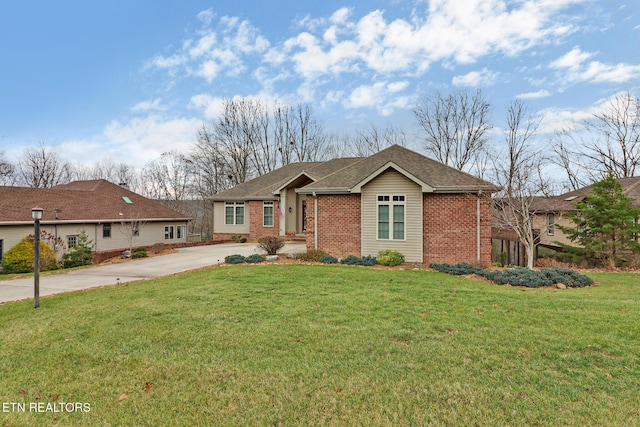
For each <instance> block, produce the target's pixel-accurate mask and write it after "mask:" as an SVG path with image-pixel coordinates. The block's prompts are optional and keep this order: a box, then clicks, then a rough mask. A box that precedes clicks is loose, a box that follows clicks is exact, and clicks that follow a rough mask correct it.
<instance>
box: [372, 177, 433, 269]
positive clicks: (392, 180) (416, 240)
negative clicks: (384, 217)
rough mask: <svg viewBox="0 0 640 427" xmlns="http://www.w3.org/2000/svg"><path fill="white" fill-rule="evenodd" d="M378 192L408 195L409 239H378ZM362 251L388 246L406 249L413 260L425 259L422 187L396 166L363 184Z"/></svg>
mask: <svg viewBox="0 0 640 427" xmlns="http://www.w3.org/2000/svg"><path fill="white" fill-rule="evenodd" d="M378 195H404V196H405V240H379V239H378V207H377V200H378V199H377V197H378ZM361 204H362V255H363V256H364V255H373V256H377V255H378V252H379V251H381V250H384V249H391V250H395V251H398V252H400V253H402V254H403V255H404V256H405V260H406V261H409V262H422V247H423V244H422V230H423V227H422V189H421V187H420V186H419V185H418V184H416V183H415V182H413V181H411V180H410V179H408V178H406V177H405V176H404V175H402V174H400V173H399V172H396V171H394V170H388V171H386V172H383V173H382V174H380V175H379V176H378V177H376V178H375V179H373V180H372V181H371V182H369V183H367V184H366V185H365V186H364V187H362V197H361Z"/></svg>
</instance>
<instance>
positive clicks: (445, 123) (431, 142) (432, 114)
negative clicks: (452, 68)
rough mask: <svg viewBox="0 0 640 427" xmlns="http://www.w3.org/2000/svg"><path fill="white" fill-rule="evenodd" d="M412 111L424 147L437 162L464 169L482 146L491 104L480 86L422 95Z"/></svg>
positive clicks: (483, 146)
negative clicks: (451, 92) (473, 89)
mask: <svg viewBox="0 0 640 427" xmlns="http://www.w3.org/2000/svg"><path fill="white" fill-rule="evenodd" d="M413 113H414V115H415V117H416V119H417V120H418V124H419V125H420V127H421V128H422V131H423V135H422V139H423V140H424V142H423V147H424V149H425V151H426V152H427V153H429V154H431V155H433V156H434V157H435V158H436V159H437V160H439V161H440V162H442V163H445V164H447V165H450V166H453V167H454V168H456V169H458V170H465V171H468V170H469V169H470V167H471V165H472V162H473V161H474V159H475V158H476V157H477V156H478V153H479V152H481V151H483V150H484V148H485V145H486V142H487V136H486V134H487V132H488V131H489V129H491V125H490V123H489V120H490V115H491V106H490V104H489V103H488V102H487V101H486V100H485V98H484V96H483V95H482V91H481V90H480V89H478V90H477V91H476V92H475V93H473V94H469V93H468V92H466V91H460V92H456V93H453V94H450V95H448V96H447V97H444V96H442V95H441V94H439V93H438V94H436V95H435V96H434V97H432V98H429V97H425V98H422V100H421V101H420V102H419V103H418V105H417V107H416V109H415V110H414V111H413Z"/></svg>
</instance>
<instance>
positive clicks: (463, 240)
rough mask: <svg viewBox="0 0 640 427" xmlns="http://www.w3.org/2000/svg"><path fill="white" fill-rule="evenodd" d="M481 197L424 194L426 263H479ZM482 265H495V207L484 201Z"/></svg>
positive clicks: (486, 198) (486, 200)
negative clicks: (478, 233)
mask: <svg viewBox="0 0 640 427" xmlns="http://www.w3.org/2000/svg"><path fill="white" fill-rule="evenodd" d="M476 201H477V197H476V196H475V195H472V194H424V196H423V203H424V222H423V227H424V262H425V263H431V262H446V263H458V262H468V263H470V264H478V261H477V246H476V245H477V237H476V236H477V205H476ZM480 259H481V261H480V264H484V265H489V264H490V263H491V208H490V199H489V197H488V196H483V197H482V198H481V201H480Z"/></svg>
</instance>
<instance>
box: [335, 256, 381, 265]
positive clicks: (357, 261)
mask: <svg viewBox="0 0 640 427" xmlns="http://www.w3.org/2000/svg"><path fill="white" fill-rule="evenodd" d="M340 262H341V263H342V264H345V265H366V266H372V265H376V264H377V263H378V260H377V259H376V257H374V256H371V255H367V256H364V257H362V258H359V257H357V256H355V255H348V256H346V257H344V258H342V260H341V261H340Z"/></svg>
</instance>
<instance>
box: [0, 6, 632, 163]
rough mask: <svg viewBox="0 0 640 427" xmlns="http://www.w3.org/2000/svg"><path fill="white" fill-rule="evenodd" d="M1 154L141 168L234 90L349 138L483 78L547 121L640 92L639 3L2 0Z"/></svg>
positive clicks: (180, 141)
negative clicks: (275, 102)
mask: <svg viewBox="0 0 640 427" xmlns="http://www.w3.org/2000/svg"><path fill="white" fill-rule="evenodd" d="M0 57H1V58H2V66H1V67H0V109H1V110H0V149H3V150H4V151H5V153H6V154H7V155H8V156H9V157H10V158H13V159H15V158H18V157H19V156H20V155H21V153H22V152H23V150H24V148H25V147H27V146H34V145H37V144H39V143H45V144H46V145H52V146H55V147H56V150H57V151H58V152H59V153H60V154H61V156H62V157H64V158H65V159H67V160H71V161H74V162H81V163H82V162H84V163H88V162H91V160H99V159H101V158H103V157H105V156H109V157H111V158H112V159H114V160H116V161H126V162H128V163H131V164H132V165H134V166H138V167H142V166H143V165H144V163H145V162H146V161H148V160H151V159H153V158H155V157H157V156H158V155H160V154H161V153H162V152H164V151H168V150H171V149H177V150H186V149H187V148H188V147H189V145H190V144H192V143H193V141H194V140H195V134H196V130H197V128H198V127H199V126H200V125H201V124H202V123H203V122H210V121H212V120H213V119H215V118H216V117H217V114H218V112H219V106H220V103H221V100H222V99H224V98H228V97H236V96H254V97H261V98H265V99H279V100H281V101H284V102H289V103H291V104H297V103H299V102H302V103H307V104H310V105H311V106H312V107H313V109H314V113H315V117H316V118H318V119H319V120H321V121H322V123H323V124H324V127H325V128H326V129H327V130H328V131H330V132H335V133H341V134H344V133H346V132H348V131H350V130H353V129H358V128H360V129H364V128H367V127H369V126H370V125H371V124H375V125H383V126H384V125H386V124H387V123H391V124H393V125H394V126H397V127H401V128H403V129H404V130H405V131H406V133H407V135H408V136H409V137H410V139H412V138H413V136H414V135H415V134H416V133H417V131H418V129H417V127H416V124H415V121H414V119H413V113H412V110H413V108H414V107H415V104H416V100H417V99H418V98H420V97H422V96H428V95H430V94H434V93H436V92H440V93H443V94H448V93H450V92H452V91H456V90H460V89H471V90H473V89H475V88H478V87H480V88H482V90H483V92H484V94H485V96H486V97H487V99H488V100H489V101H490V102H491V104H492V105H493V116H494V117H493V118H494V123H495V124H496V126H497V127H498V128H499V126H500V124H501V122H502V121H503V117H504V115H505V113H504V112H505V109H506V107H507V105H508V104H509V102H510V101H511V100H512V99H514V98H522V99H524V100H526V101H527V103H528V105H529V107H530V108H531V110H532V111H534V112H535V113H536V114H544V117H545V119H544V123H543V128H542V129H544V130H545V131H548V132H550V131H552V130H553V129H555V128H558V127H560V126H563V125H566V122H567V121H568V120H571V119H575V118H581V117H585V116H586V115H589V114H590V112H591V111H593V110H594V109H596V108H597V107H598V105H599V104H601V103H602V102H603V101H604V100H606V99H607V98H608V97H610V96H612V95H613V94H614V93H616V92H617V91H620V90H629V91H631V92H632V93H634V94H635V95H636V96H637V95H640V2H639V1H638V0H413V1H412V0H405V1H400V0H367V1H365V0H352V1H348V0H347V1H344V0H343V1H336V0H323V1H322V2H320V1H292V0H279V1H277V2H276V1H271V0H262V1H257V0H250V1H229V0H218V1H212V0H209V1H204V0H189V1H182V0H110V1H101V2H93V1H86V0H57V1H50V0H22V1H3V2H1V3H0Z"/></svg>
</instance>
